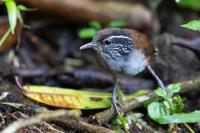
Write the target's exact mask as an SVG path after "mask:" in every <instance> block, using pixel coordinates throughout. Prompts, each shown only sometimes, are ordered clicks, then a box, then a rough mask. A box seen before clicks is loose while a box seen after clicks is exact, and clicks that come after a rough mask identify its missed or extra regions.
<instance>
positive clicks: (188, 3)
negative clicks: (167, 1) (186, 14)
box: [175, 0, 200, 11]
mask: <svg viewBox="0 0 200 133" xmlns="http://www.w3.org/2000/svg"><path fill="white" fill-rule="evenodd" d="M175 1H176V2H177V4H178V5H179V6H180V7H186V8H191V9H193V10H198V11H200V2H199V0H175Z"/></svg>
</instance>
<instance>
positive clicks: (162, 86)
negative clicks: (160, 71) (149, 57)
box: [147, 65, 167, 93]
mask: <svg viewBox="0 0 200 133" xmlns="http://www.w3.org/2000/svg"><path fill="white" fill-rule="evenodd" d="M147 68H148V70H149V71H150V73H151V74H152V75H153V77H154V78H155V79H156V81H157V82H158V85H159V86H160V88H162V89H163V91H164V92H165V93H166V91H167V90H166V88H165V86H164V84H163V82H162V81H161V80H160V78H159V77H158V75H157V74H156V73H155V72H154V70H153V69H152V67H151V66H150V65H147Z"/></svg>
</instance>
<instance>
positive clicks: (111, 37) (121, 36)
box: [107, 35, 132, 41]
mask: <svg viewBox="0 0 200 133" xmlns="http://www.w3.org/2000/svg"><path fill="white" fill-rule="evenodd" d="M113 38H126V39H128V40H130V41H132V39H131V38H130V37H127V36H123V35H120V36H110V37H108V38H107V39H109V40H111V39H113Z"/></svg>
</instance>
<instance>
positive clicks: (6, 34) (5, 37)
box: [0, 27, 11, 46]
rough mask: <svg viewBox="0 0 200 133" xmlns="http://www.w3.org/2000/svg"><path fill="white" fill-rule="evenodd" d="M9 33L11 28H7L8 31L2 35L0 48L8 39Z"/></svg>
mask: <svg viewBox="0 0 200 133" xmlns="http://www.w3.org/2000/svg"><path fill="white" fill-rule="evenodd" d="M10 32H11V28H10V27H9V28H8V30H7V31H6V33H5V34H4V35H3V37H2V38H1V40H0V46H1V45H2V44H3V43H4V41H5V40H6V39H7V38H8V35H9V34H10Z"/></svg>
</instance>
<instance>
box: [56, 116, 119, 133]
mask: <svg viewBox="0 0 200 133" xmlns="http://www.w3.org/2000/svg"><path fill="white" fill-rule="evenodd" d="M56 121H58V122H62V123H64V124H65V125H66V126H69V127H70V128H73V129H76V131H81V132H85V133H115V132H114V131H113V130H111V129H108V128H105V127H102V126H97V125H92V124H89V123H86V122H84V121H81V120H75V119H57V120H56Z"/></svg>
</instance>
